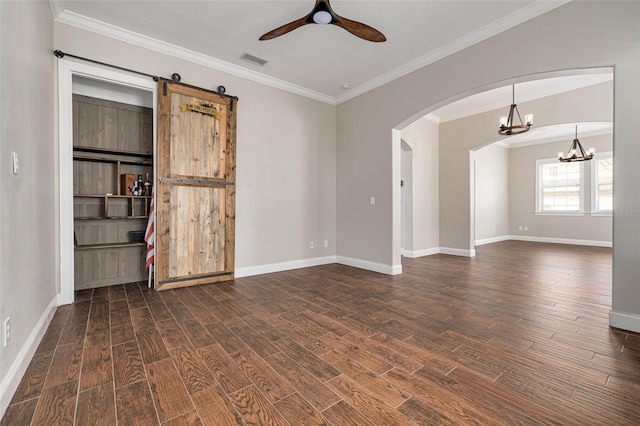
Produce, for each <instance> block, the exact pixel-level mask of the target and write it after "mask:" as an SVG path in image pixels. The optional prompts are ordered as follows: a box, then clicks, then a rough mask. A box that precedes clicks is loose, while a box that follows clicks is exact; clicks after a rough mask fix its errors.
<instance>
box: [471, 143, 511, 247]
mask: <svg viewBox="0 0 640 426" xmlns="http://www.w3.org/2000/svg"><path fill="white" fill-rule="evenodd" d="M473 159H474V160H475V163H474V166H475V196H474V200H475V241H476V242H478V241H482V240H488V242H490V241H491V240H495V239H499V238H501V237H503V238H504V237H507V236H508V235H509V200H510V197H509V186H510V185H509V183H510V179H509V149H507V148H503V147H502V146H499V145H496V144H493V145H489V146H486V147H484V148H481V149H479V150H477V151H475V152H474V153H473ZM511 184H512V185H513V183H511Z"/></svg>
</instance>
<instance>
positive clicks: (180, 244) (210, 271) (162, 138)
mask: <svg viewBox="0 0 640 426" xmlns="http://www.w3.org/2000/svg"><path fill="white" fill-rule="evenodd" d="M159 85H160V86H159V91H158V93H159V99H158V179H157V182H158V183H157V188H156V197H157V198H156V203H157V205H156V232H157V235H156V259H155V261H156V288H157V289H159V290H161V289H167V288H174V287H182V286H186V285H195V284H202V283H208V282H215V281H223V280H230V279H233V271H234V251H235V187H234V185H235V113H234V111H233V106H234V100H233V99H231V98H228V97H223V96H219V95H217V94H215V93H213V92H209V91H206V90H199V89H196V88H193V87H191V86H185V85H181V84H177V83H172V82H169V81H166V80H160V81H159Z"/></svg>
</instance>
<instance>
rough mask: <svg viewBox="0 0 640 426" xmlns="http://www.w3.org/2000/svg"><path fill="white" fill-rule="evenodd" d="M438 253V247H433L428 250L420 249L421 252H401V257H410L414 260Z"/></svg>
mask: <svg viewBox="0 0 640 426" xmlns="http://www.w3.org/2000/svg"><path fill="white" fill-rule="evenodd" d="M438 253H440V247H433V248H428V249H422V250H404V249H403V250H402V253H401V254H402V255H403V256H404V257H410V258H411V259H415V258H416V257H423V256H431V255H432V254H438Z"/></svg>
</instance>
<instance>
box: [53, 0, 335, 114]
mask: <svg viewBox="0 0 640 426" xmlns="http://www.w3.org/2000/svg"><path fill="white" fill-rule="evenodd" d="M49 4H50V5H51V10H52V12H53V14H54V19H55V20H56V21H58V22H60V23H63V24H67V25H71V26H73V27H76V28H80V29H83V30H86V31H91V32H94V33H96V34H100V35H103V36H106V37H109V38H113V39H116V40H120V41H124V42H126V43H129V44H133V45H135V46H139V47H143V48H145V49H149V50H153V51H155V52H158V53H162V54H165V55H169V56H173V57H175V58H178V59H183V60H185V61H189V62H193V63H195V64H198V65H202V66H205V67H208V68H213V69H215V70H218V71H222V72H225V73H228V74H231V75H234V76H237V77H242V78H245V79H247V80H251V81H255V82H257V83H261V84H264V85H267V86H271V87H274V88H276V89H280V90H284V91H286V92H289V93H293V94H296V95H300V96H304V97H307V98H310V99H314V100H316V101H320V102H324V103H328V104H331V105H336V99H335V98H334V97H333V96H329V95H325V94H324V93H320V92H317V91H315V90H311V89H307V88H305V87H302V86H299V85H296V84H292V83H289V82H286V81H284V80H281V79H278V78H275V77H270V76H267V75H265V74H261V73H259V72H255V71H251V70H248V69H246V68H243V67H240V66H238V65H234V64H231V63H229V62H225V61H222V60H220V59H216V58H213V57H211V56H207V55H203V54H202V53H198V52H195V51H193V50H189V49H185V48H183V47H180V46H177V45H174V44H171V43H167V42H164V41H161V40H157V39H155V38H152V37H147V36H145V35H142V34H139V33H136V32H133V31H129V30H126V29H124V28H120V27H117V26H115V25H110V24H107V23H105V22H102V21H98V20H95V19H91V18H87V17H85V16H82V15H78V14H76V13H73V12H68V11H65V10H64V6H63V5H62V1H61V0H50V2H49Z"/></svg>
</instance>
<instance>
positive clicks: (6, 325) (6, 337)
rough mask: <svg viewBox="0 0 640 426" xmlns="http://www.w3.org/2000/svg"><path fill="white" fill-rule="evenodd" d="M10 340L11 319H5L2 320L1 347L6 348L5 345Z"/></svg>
mask: <svg viewBox="0 0 640 426" xmlns="http://www.w3.org/2000/svg"><path fill="white" fill-rule="evenodd" d="M10 338H11V318H10V317H7V319H6V320H4V333H3V339H2V346H7V343H9V339H10Z"/></svg>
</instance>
